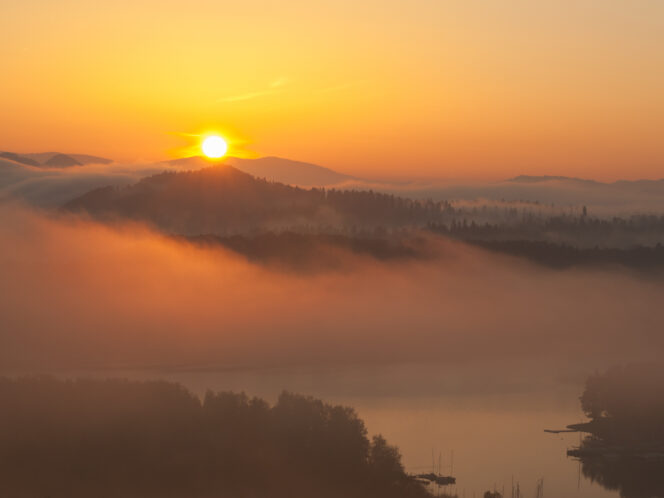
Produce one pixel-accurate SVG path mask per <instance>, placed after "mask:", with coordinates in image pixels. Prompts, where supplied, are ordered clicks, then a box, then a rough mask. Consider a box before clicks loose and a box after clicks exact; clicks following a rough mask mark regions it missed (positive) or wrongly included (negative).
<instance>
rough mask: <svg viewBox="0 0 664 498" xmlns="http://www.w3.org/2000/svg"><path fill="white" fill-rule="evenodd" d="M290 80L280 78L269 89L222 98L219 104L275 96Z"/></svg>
mask: <svg viewBox="0 0 664 498" xmlns="http://www.w3.org/2000/svg"><path fill="white" fill-rule="evenodd" d="M289 81H290V80H289V79H288V78H285V77H280V78H277V79H276V80H274V81H273V82H271V83H270V84H269V85H268V88H267V89H265V90H257V91H253V92H246V93H240V94H237V95H230V96H227V97H222V98H220V99H219V100H217V102H242V101H245V100H252V99H256V98H259V97H265V96H267V95H273V94H275V93H277V92H278V91H279V90H278V89H279V88H282V87H283V86H285V85H287V84H288V83H289Z"/></svg>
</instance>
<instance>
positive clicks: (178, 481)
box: [0, 378, 429, 498]
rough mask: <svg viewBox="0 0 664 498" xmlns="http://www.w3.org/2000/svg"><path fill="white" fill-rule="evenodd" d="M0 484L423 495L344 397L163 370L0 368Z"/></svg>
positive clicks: (86, 492) (40, 489)
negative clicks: (213, 383)
mask: <svg viewBox="0 0 664 498" xmlns="http://www.w3.org/2000/svg"><path fill="white" fill-rule="evenodd" d="M0 404H1V405H2V407H3V410H2V413H1V414H0V420H1V421H2V423H0V496H7V497H9V496H13V497H25V498H32V497H45V496H48V497H50V498H78V497H81V498H83V497H86V498H87V497H91V496H96V497H104V498H114V497H117V498H120V497H121V498H127V497H141V498H149V497H160V498H165V497H178V498H181V497H183V496H188V497H201V498H202V497H258V496H273V497H284V498H286V497H305V496H306V497H341V496H344V497H357V498H360V497H385V498H389V497H395V498H396V497H403V498H424V497H427V496H429V495H428V494H427V492H426V491H425V490H424V488H423V487H422V486H421V485H420V484H418V483H417V482H415V481H414V480H412V479H411V478H409V477H408V476H407V475H406V474H405V472H404V469H403V466H402V464H401V460H400V456H399V452H398V450H397V449H396V448H394V447H392V446H390V445H388V444H387V442H386V441H385V439H384V438H382V437H380V436H375V437H373V438H372V439H371V440H370V439H369V438H368V437H367V430H366V428H365V426H364V423H363V422H362V420H360V419H359V418H358V416H357V415H356V413H355V412H354V410H353V409H351V408H348V407H344V406H333V405H329V404H326V403H323V402H322V401H320V400H317V399H314V398H311V397H307V396H301V395H297V394H291V393H287V392H284V393H282V394H281V396H279V399H278V401H277V402H276V403H275V404H274V405H272V406H270V405H269V404H268V403H267V402H265V401H264V400H262V399H258V398H249V397H248V396H246V395H245V394H234V393H228V392H218V393H214V392H208V393H207V394H206V395H205V397H204V398H203V399H202V400H201V399H199V398H198V397H196V396H194V395H193V394H192V393H191V392H189V391H187V390H186V389H184V388H183V387H182V386H180V385H177V384H172V383H167V382H130V381H124V380H76V381H59V380H55V379H52V378H22V379H18V380H16V379H7V378H3V379H0Z"/></svg>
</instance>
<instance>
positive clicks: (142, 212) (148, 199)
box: [64, 166, 451, 235]
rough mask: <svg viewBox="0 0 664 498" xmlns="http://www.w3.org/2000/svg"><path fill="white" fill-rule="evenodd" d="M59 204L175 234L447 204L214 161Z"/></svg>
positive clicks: (407, 222)
mask: <svg viewBox="0 0 664 498" xmlns="http://www.w3.org/2000/svg"><path fill="white" fill-rule="evenodd" d="M64 209H65V210H68V211H75V212H86V213H88V214H90V215H91V216H93V217H95V218H98V219H102V220H126V219H129V220H136V221H141V222H147V223H149V224H152V225H154V226H156V227H158V228H160V229H162V230H164V231H167V232H169V233H177V234H181V235H200V234H206V233H212V234H216V235H231V234H238V233H252V232H256V231H260V230H265V229H269V230H282V229H284V228H288V227H293V226H316V227H321V228H322V229H324V230H325V229H327V228H332V229H333V230H338V229H339V228H340V227H357V228H364V227H372V228H373V227H378V226H382V227H399V226H413V225H424V224H426V223H428V222H431V221H441V220H442V219H443V217H444V213H445V211H446V210H450V209H451V207H450V205H449V204H448V203H446V202H437V203H436V202H432V201H416V200H412V199H407V198H403V197H397V196H394V195H390V194H382V193H377V192H372V191H341V190H325V189H316V188H313V189H301V188H298V187H292V186H289V185H284V184H281V183H274V182H268V181H266V180H261V179H257V178H254V177H253V176H251V175H248V174H246V173H242V172H241V171H238V170H236V169H234V168H232V167H230V166H218V167H212V168H206V169H202V170H198V171H189V172H182V173H162V174H159V175H154V176H150V177H148V178H144V179H142V180H141V181H139V182H138V183H137V184H135V185H130V186H126V187H123V188H116V187H104V188H100V189H96V190H93V191H91V192H88V193H87V194H85V195H83V196H81V197H79V198H77V199H74V200H72V201H70V202H68V203H67V204H66V205H65V206H64Z"/></svg>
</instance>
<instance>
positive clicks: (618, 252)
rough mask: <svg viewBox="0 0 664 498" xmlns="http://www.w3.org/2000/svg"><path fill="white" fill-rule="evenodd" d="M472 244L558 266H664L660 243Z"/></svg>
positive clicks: (663, 248) (663, 249) (658, 268)
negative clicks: (623, 246) (589, 245)
mask: <svg viewBox="0 0 664 498" xmlns="http://www.w3.org/2000/svg"><path fill="white" fill-rule="evenodd" d="M470 243H472V244H473V245H476V246H479V247H482V248H484V249H488V250H490V251H495V252H500V253H504V254H509V255H510V256H516V257H520V258H525V259H527V260H529V261H532V262H534V263H537V264H540V265H543V266H548V267H550V268H556V269H565V268H571V267H595V268H599V267H601V268H608V267H625V268H632V269H635V270H639V271H647V272H651V271H658V272H659V271H661V270H663V269H664V246H662V245H661V244H657V245H656V246H654V247H642V246H641V247H633V248H630V249H615V248H597V247H595V248H584V249H579V248H576V247H572V246H569V245H566V244H554V243H551V242H543V241H531V240H506V241H501V240H475V241H470Z"/></svg>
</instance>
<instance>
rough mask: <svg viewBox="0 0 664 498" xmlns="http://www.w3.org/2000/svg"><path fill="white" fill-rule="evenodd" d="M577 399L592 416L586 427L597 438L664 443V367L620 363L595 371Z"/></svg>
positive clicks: (614, 440)
mask: <svg viewBox="0 0 664 498" xmlns="http://www.w3.org/2000/svg"><path fill="white" fill-rule="evenodd" d="M580 399H581V407H582V408H583V411H584V412H585V413H586V415H587V416H588V417H589V418H590V419H591V422H590V423H589V424H587V426H586V429H588V430H590V431H591V432H592V434H593V436H595V437H596V438H598V439H601V440H603V441H609V442H616V443H621V442H625V443H630V444H636V443H638V444H655V445H664V366H662V365H659V364H639V365H629V366H619V367H613V368H610V369H608V370H607V371H606V372H603V373H596V374H594V375H591V376H590V377H589V378H588V380H587V381H586V386H585V390H584V391H583V394H582V396H581V398H580ZM662 447H663V448H664V446H662Z"/></svg>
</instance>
